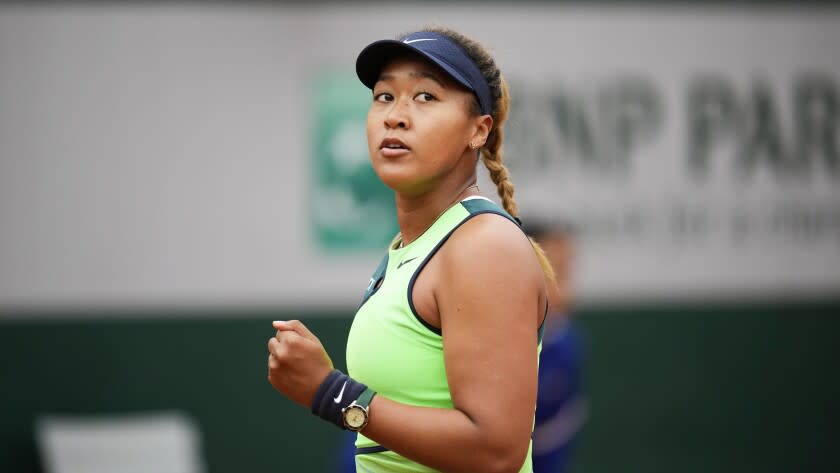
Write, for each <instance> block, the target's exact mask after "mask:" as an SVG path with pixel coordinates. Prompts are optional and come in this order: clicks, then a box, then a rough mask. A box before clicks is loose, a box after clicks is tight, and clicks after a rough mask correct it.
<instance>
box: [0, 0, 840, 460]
mask: <svg viewBox="0 0 840 473" xmlns="http://www.w3.org/2000/svg"><path fill="white" fill-rule="evenodd" d="M424 24H439V25H445V26H451V27H454V28H456V29H459V30H461V31H463V32H464V33H466V34H468V35H471V36H474V37H476V38H477V39H479V40H481V41H482V42H483V43H485V44H486V45H488V46H489V47H490V48H491V49H492V50H493V51H494V53H495V55H496V59H497V61H498V63H499V65H500V67H501V69H502V71H503V73H504V74H505V75H506V77H507V78H508V80H509V81H510V84H511V90H512V96H513V105H512V107H513V108H512V115H511V118H510V122H509V125H508V130H507V139H506V154H505V159H506V160H507V162H508V163H509V166H510V168H511V172H512V179H513V182H514V183H515V184H516V186H517V187H516V189H517V194H516V196H517V200H518V202H519V205H520V208H521V209H522V215H523V218H524V220H525V221H526V222H528V221H529V220H530V221H539V222H542V223H545V224H548V225H550V224H551V223H552V222H564V223H568V224H571V225H572V226H573V227H574V228H575V233H574V247H575V250H574V259H573V263H572V280H573V290H572V293H573V300H574V303H573V309H572V311H571V312H572V313H574V318H575V320H576V323H578V324H579V326H580V328H581V331H582V333H583V334H584V336H585V339H586V345H585V346H586V357H585V359H586V365H585V370H584V385H585V388H584V391H585V393H586V405H587V417H586V422H585V425H584V426H583V429H582V431H581V433H580V438H579V442H578V444H577V449H576V451H575V452H574V456H573V462H572V468H571V471H574V472H607V473H611V472H659V471H662V472H664V471H681V472H708V471H715V472H747V471H750V472H752V471H761V472H828V471H832V472H836V471H840V461H838V458H837V456H836V455H834V453H833V451H834V448H835V444H836V441H837V438H838V435H837V421H838V420H840V409H838V407H837V399H838V398H840V387H838V383H837V382H836V380H834V379H835V378H836V376H837V374H838V360H840V357H838V350H837V348H836V346H837V343H836V341H835V337H836V334H837V333H838V329H840V323H838V322H840V8H838V6H837V5H836V4H835V3H834V2H805V3H803V2H792V1H790V2H787V1H772V2H761V1H741V2H731V3H730V2H712V3H711V4H707V3H706V2H692V1H685V2H676V3H674V2H632V1H613V2H599V1H568V2H551V1H543V2H529V3H519V2H505V1H489V2H477V1H466V0H462V1H460V2H425V3H420V2H417V3H414V2H352V3H341V2H328V3H323V4H320V3H308V2H276V3H271V2H258V3H242V4H240V3H234V2H187V3H175V4H168V3H163V2H161V3H158V2H143V3H134V4H132V3H126V4H117V3H109V2H83V3H65V2H55V3H52V2H49V3H47V4H46V5H39V4H35V3H20V2H9V3H2V4H0V471H2V472H10V473H11V472H41V471H58V470H56V469H52V468H53V467H52V466H51V465H52V461H53V460H52V459H53V457H52V456H51V455H52V453H50V452H51V450H50V445H51V443H50V442H51V441H50V440H49V435H48V434H45V430H49V429H48V428H47V427H45V426H49V425H51V424H50V422H51V420H55V419H62V418H68V417H69V418H71V419H82V420H84V419H102V418H120V416H125V415H128V416H140V417H143V416H144V415H145V416H146V418H150V419H156V417H155V416H157V415H160V413H174V416H175V417H176V418H177V419H182V420H184V422H183V423H182V424H178V425H180V426H184V425H186V426H187V428H186V430H188V431H189V432H191V433H189V434H188V435H187V438H188V440H187V441H186V442H187V444H189V445H191V447H190V448H193V449H194V451H195V457H196V458H197V460H196V463H198V464H200V465H201V466H200V468H203V469H204V470H205V471H210V472H212V473H223V472H233V471H248V472H279V471H290V472H291V471H295V472H301V471H306V472H310V471H312V472H319V471H324V472H326V471H334V470H333V469H334V468H335V464H336V460H335V456H336V453H335V452H337V451H338V448H339V447H338V445H339V442H340V440H339V438H340V436H341V434H340V431H339V430H338V429H336V428H334V427H331V426H329V425H327V424H326V423H324V422H321V421H319V420H317V419H316V418H314V417H313V416H311V415H310V414H309V413H308V412H307V411H306V410H305V409H303V408H300V407H297V406H295V405H293V404H292V403H291V402H290V401H287V400H285V399H284V398H282V397H281V396H280V395H278V394H276V393H275V392H274V391H273V389H272V388H271V387H270V385H269V384H268V382H267V381H266V358H267V352H266V342H267V340H268V338H269V337H270V336H271V335H272V329H271V325H270V323H271V321H272V320H276V319H292V318H298V319H301V320H303V321H304V322H305V323H306V324H307V325H308V326H309V327H310V328H311V329H312V330H313V331H314V332H315V333H316V334H317V335H318V336H319V337H320V338H321V340H322V341H323V342H324V344H325V345H326V347H327V349H328V351H329V352H330V354H331V356H332V358H333V360H334V362H335V364H336V366H337V367H340V368H343V367H344V348H345V338H346V334H347V330H348V328H349V326H350V323H351V319H352V315H353V313H354V311H355V308H356V305H357V304H358V302H359V300H360V298H361V294H362V292H363V290H364V288H365V287H366V285H367V283H368V279H369V277H370V274H371V273H372V272H373V270H374V269H375V267H376V265H377V264H378V262H379V259H380V257H381V254H382V251H384V247H385V245H386V244H387V241H388V240H389V239H390V238H391V237H392V236H393V234H394V232H395V231H396V224H395V222H394V216H393V212H394V209H393V202H392V198H391V195H390V193H389V191H388V190H387V189H385V188H384V187H382V186H381V184H379V183H378V182H377V181H376V178H375V176H374V175H373V173H372V171H371V170H370V168H369V166H368V164H367V149H366V142H365V135H364V118H365V113H366V108H367V104H368V103H369V100H370V98H369V97H370V96H369V91H368V90H367V89H365V88H364V87H363V86H362V85H361V84H360V83H359V82H358V80H357V79H356V78H355V73H354V68H353V65H354V61H355V58H356V55H357V54H358V52H359V51H360V50H361V48H362V47H364V46H365V45H366V44H368V43H369V42H371V41H373V40H376V39H382V38H391V37H395V36H397V35H398V34H400V33H403V32H407V31H411V30H414V29H417V27H418V26H421V25H424ZM480 174H481V175H482V177H485V172H484V170H483V169H481V170H480ZM481 189H482V192H483V194H484V195H486V196H488V197H494V198H495V190H494V188H493V186H492V184H489V183H488V181H487V179H486V178H485V179H484V181H483V183H482V184H481ZM832 380H834V381H832ZM167 425H168V424H167ZM175 430H178V429H177V428H176V429H175ZM200 468H199V469H200ZM80 471H85V470H84V469H82V470H80ZM87 471H93V470H87ZM195 471H198V470H195Z"/></svg>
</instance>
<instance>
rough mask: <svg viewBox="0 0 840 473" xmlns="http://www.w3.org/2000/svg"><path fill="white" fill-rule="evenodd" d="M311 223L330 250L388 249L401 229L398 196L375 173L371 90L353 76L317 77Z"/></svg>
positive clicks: (327, 75) (337, 74) (321, 240)
mask: <svg viewBox="0 0 840 473" xmlns="http://www.w3.org/2000/svg"><path fill="white" fill-rule="evenodd" d="M311 93H312V98H313V100H312V101H311V103H313V104H314V105H315V115H314V117H313V134H312V137H313V140H314V143H313V147H312V149H313V151H314V158H315V159H314V160H313V163H314V166H315V169H314V171H313V172H312V176H313V179H314V182H313V185H312V186H310V189H312V193H313V195H312V198H311V199H310V202H312V205H313V208H312V212H311V215H312V218H313V221H312V227H313V229H314V233H315V236H316V241H317V245H318V247H319V248H321V249H323V250H328V251H342V252H343V251H348V252H349V251H357V250H372V249H377V250H384V249H385V248H386V247H387V245H388V243H389V242H390V241H391V239H392V238H393V237H394V235H396V233H397V231H398V227H397V222H396V213H395V212H396V211H395V208H394V196H393V193H392V191H391V190H390V189H388V188H387V187H385V185H384V184H382V182H381V181H380V180H379V178H378V177H377V176H376V174H375V173H374V172H373V168H372V167H371V165H370V158H369V155H368V147H367V137H366V134H365V120H366V117H367V110H368V107H369V106H370V101H371V94H370V91H369V90H368V89H366V88H365V87H364V86H363V85H362V84H361V83H359V80H358V79H357V78H356V76H355V75H352V74H346V73H329V72H327V73H324V74H321V75H319V76H318V77H317V78H316V79H315V81H314V89H313V90H312V92H311Z"/></svg>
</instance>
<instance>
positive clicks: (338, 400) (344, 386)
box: [333, 381, 347, 404]
mask: <svg viewBox="0 0 840 473" xmlns="http://www.w3.org/2000/svg"><path fill="white" fill-rule="evenodd" d="M346 387H347V381H345V382H344V384H343V385H342V386H341V391H339V392H338V396H336V397H335V398H334V399H333V401H335V403H336V404H338V403H339V402H341V398H342V397H344V388H346Z"/></svg>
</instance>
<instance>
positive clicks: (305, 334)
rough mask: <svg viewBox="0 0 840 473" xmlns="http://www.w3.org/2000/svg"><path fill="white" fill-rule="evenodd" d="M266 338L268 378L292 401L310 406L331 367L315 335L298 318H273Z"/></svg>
mask: <svg viewBox="0 0 840 473" xmlns="http://www.w3.org/2000/svg"><path fill="white" fill-rule="evenodd" d="M272 326H273V327H274V328H275V329H276V330H277V333H276V334H275V335H274V336H273V337H271V339H269V341H268V353H269V355H268V382H269V383H271V385H272V386H273V387H274V389H276V390H277V391H278V392H280V393H281V394H283V395H284V396H286V397H288V398H289V399H291V400H292V401H294V402H296V403H298V404H300V405H302V406H305V407H310V406H311V405H312V398H314V397H315V392H316V391H317V390H318V387H319V386H320V385H321V382H323V381H324V379H325V378H326V377H327V375H328V374H329V373H330V372H331V371H332V370H333V363H332V360H331V359H330V356H329V355H328V354H327V352H326V350H324V346H323V345H321V341H320V340H318V337H316V336H315V335H313V334H312V332H310V331H309V329H307V328H306V326H304V325H303V324H302V323H301V322H300V321H298V320H289V321H285V322H283V321H275V322H273V323H272Z"/></svg>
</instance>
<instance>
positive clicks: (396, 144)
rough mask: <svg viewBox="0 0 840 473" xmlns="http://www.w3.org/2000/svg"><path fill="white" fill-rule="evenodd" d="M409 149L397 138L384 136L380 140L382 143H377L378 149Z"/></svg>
mask: <svg viewBox="0 0 840 473" xmlns="http://www.w3.org/2000/svg"><path fill="white" fill-rule="evenodd" d="M386 148H387V149H405V150H408V149H411V148H409V147H408V146H406V144H405V143H403V142H402V140H400V139H399V138H385V139H384V140H382V143H380V144H379V149H386Z"/></svg>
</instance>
